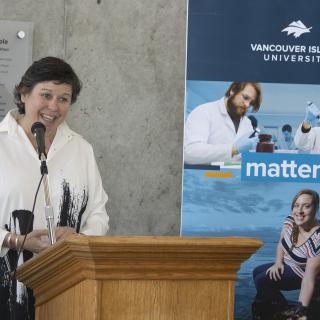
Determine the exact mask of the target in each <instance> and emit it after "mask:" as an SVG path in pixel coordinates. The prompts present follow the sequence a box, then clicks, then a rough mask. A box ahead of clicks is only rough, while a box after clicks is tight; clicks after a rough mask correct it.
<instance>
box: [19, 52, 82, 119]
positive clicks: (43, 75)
mask: <svg viewBox="0 0 320 320" xmlns="http://www.w3.org/2000/svg"><path fill="white" fill-rule="evenodd" d="M46 81H53V82H55V83H57V84H62V83H66V84H70V85H71V87H72V96H71V103H74V102H76V100H77V97H78V95H79V93H80V91H81V86H82V85H81V82H80V80H79V78H78V76H77V75H76V73H75V72H74V71H73V69H72V67H71V66H70V65H69V64H68V63H67V62H65V61H64V60H62V59H59V58H56V57H45V58H42V59H40V60H38V61H35V62H33V64H32V65H31V66H30V67H29V68H28V70H27V71H26V72H25V74H24V75H23V76H22V78H21V81H20V83H19V84H18V85H16V86H15V88H14V91H13V95H14V100H15V104H16V105H17V107H18V110H19V113H21V114H25V105H24V102H22V100H21V95H22V94H28V93H30V92H31V91H32V90H33V88H34V87H35V86H36V85H37V84H38V83H40V82H46Z"/></svg>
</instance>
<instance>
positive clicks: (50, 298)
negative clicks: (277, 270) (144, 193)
mask: <svg viewBox="0 0 320 320" xmlns="http://www.w3.org/2000/svg"><path fill="white" fill-rule="evenodd" d="M261 245H262V242H261V241H259V240H257V239H253V238H238V237H230V238H189V237H88V236H82V235H74V236H71V237H70V238H68V239H67V240H64V241H62V242H58V243H56V244H55V245H54V246H52V247H51V248H50V249H48V250H46V251H45V252H42V253H41V254H39V255H38V256H37V257H35V258H33V259H32V260H30V261H28V262H27V263H25V264H24V265H22V266H21V267H20V268H19V269H18V271H17V278H18V279H19V280H20V281H22V282H24V283H25V285H27V286H28V287H30V288H32V289H33V290H34V294H35V298H36V319H38V320H89V319H90V320H100V319H103V320H195V319H197V320H206V319H208V320H209V319H210V320H214V319H216V320H225V319H229V320H233V305H234V282H235V279H236V272H237V271H238V270H239V267H240V264H241V263H242V262H243V261H244V260H246V259H247V258H249V257H250V255H251V254H252V253H254V252H255V251H256V250H257V249H258V248H259V247H260V246H261Z"/></svg>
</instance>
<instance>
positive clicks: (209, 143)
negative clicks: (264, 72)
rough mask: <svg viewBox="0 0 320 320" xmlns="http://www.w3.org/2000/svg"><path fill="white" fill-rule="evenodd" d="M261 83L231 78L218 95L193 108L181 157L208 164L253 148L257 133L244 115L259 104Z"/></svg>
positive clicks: (224, 159)
mask: <svg viewBox="0 0 320 320" xmlns="http://www.w3.org/2000/svg"><path fill="white" fill-rule="evenodd" d="M261 100H262V96H261V86H260V84H258V83H254V82H233V83H232V84H231V85H230V87H229V88H228V90H227V92H226V94H225V96H224V97H222V98H221V99H219V100H217V101H214V102H208V103H206V104H203V105H200V106H198V107H197V108H195V109H194V110H193V111H192V112H191V113H190V115H189V117H188V119H187V122H186V125H185V140H184V161H185V162H186V163H188V164H210V163H212V162H215V161H232V160H235V161H237V160H240V159H241V153H243V152H247V151H249V150H250V149H253V148H255V146H256V144H257V142H258V137H257V136H256V135H255V134H254V130H253V127H252V124H251V121H250V120H249V119H248V117H247V116H246V113H247V111H248V110H249V108H250V107H252V109H253V112H257V111H258V110H259V108H260V104H261Z"/></svg>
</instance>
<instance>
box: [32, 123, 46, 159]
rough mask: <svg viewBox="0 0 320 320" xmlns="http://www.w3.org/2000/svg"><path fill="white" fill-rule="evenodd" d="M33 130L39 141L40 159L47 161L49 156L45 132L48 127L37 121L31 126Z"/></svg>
mask: <svg viewBox="0 0 320 320" xmlns="http://www.w3.org/2000/svg"><path fill="white" fill-rule="evenodd" d="M31 132H32V134H33V135H34V136H35V138H36V141H37V147H38V154H39V159H40V160H42V161H45V160H46V158H47V154H46V147H45V142H44V133H45V132H46V127H45V125H44V124H43V123H41V122H35V123H34V124H33V125H32V127H31Z"/></svg>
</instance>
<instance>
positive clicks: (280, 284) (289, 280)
mask: <svg viewBox="0 0 320 320" xmlns="http://www.w3.org/2000/svg"><path fill="white" fill-rule="evenodd" d="M318 209H319V195H318V193H317V192H316V191H314V190H310V189H305V190H301V191H299V192H298V193H297V194H296V195H295V196H294V198H293V200H292V204H291V215H290V216H288V217H286V219H285V221H284V224H283V227H282V231H281V236H280V240H279V243H278V246H277V252H276V259H275V262H274V263H267V264H263V265H260V266H258V267H257V268H255V270H254V271H253V279H254V283H255V286H256V289H257V295H256V298H255V301H254V303H253V305H252V313H253V319H276V318H273V316H275V314H276V313H279V312H280V313H281V312H282V311H283V310H287V311H288V310H289V311H288V312H291V313H293V314H296V315H297V316H298V315H308V314H310V310H311V309H312V308H311V304H312V303H311V301H312V298H313V297H314V296H315V293H316V291H315V286H316V280H317V277H318V275H319V274H320V224H319V221H318V220H317V218H316V214H317V211H318ZM297 289H300V294H299V301H298V303H297V305H294V306H291V307H288V305H287V301H286V299H285V297H284V296H283V294H282V293H281V290H284V291H289V290H297Z"/></svg>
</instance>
